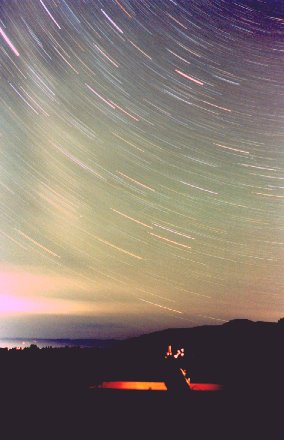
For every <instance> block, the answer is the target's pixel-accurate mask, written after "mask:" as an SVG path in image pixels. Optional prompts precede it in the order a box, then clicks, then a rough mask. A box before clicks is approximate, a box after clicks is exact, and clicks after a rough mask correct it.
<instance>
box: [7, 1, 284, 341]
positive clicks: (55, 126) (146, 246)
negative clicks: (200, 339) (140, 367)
mask: <svg viewBox="0 0 284 440" xmlns="http://www.w3.org/2000/svg"><path fill="white" fill-rule="evenodd" d="M281 8H282V10H281ZM283 9H284V7H283V3H282V2H281V1H280V0H279V1H272V0H270V1H268V0H267V1H261V0H259V1H257V0H255V1H250V0H235V1H233V0H232V1H229V0H191V1H189V0H188V1H186V0H176V1H174V0H85V1H84V0H6V1H5V0H2V1H1V6H0V19H1V21H0V51H1V52H0V60H1V70H0V75H1V89H0V90H1V91H0V99H1V120H0V121H1V126H0V142H1V161H0V188H1V190H0V195H1V220H0V237H1V240H0V243H1V252H0V257H1V272H0V285H1V288H0V335H1V337H15V336H19V337H22V336H23V337H33V336H37V337H104V338H107V337H118V338H121V337H128V336H132V335H138V334H142V333H146V332H150V331H153V330H159V329H164V328H168V327H192V326H197V325H202V324H222V323H224V322H226V321H227V320H230V319H234V318H248V319H252V320H264V321H277V320H278V319H279V318H281V317H283V316H284V295H283V284H284V272H283V263H284V252H283V245H284V229H283V227H284V216H283V214H284V212H283V199H284V191H283V189H284V173H283V165H284V157H283V154H284V119H283V118H284V11H283Z"/></svg>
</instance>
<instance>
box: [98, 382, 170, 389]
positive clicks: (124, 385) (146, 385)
mask: <svg viewBox="0 0 284 440" xmlns="http://www.w3.org/2000/svg"><path fill="white" fill-rule="evenodd" d="M98 388H109V389H116V390H148V391H149V390H151V391H166V390H167V387H166V385H165V383H164V382H127V381H125V382H103V383H102V384H101V385H99V386H98Z"/></svg>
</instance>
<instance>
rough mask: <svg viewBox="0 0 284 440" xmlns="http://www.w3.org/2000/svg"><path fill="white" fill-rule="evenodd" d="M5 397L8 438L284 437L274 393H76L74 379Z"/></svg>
mask: <svg viewBox="0 0 284 440" xmlns="http://www.w3.org/2000/svg"><path fill="white" fill-rule="evenodd" d="M3 397H4V396H3V395H2V399H1V400H2V402H1V403H2V405H3V404H4V406H3V407H4V412H2V417H1V432H2V433H4V432H5V433H8V434H5V435H3V437H2V438H3V439H4V438H5V439H8V438H11V439H12V438H17V439H18V438H23V439H28V438H38V439H41V438H50V439H69V438H77V439H80V440H81V439H82V440H83V439H120V438H121V439H124V438H131V439H137V438H139V439H140V438H143V439H162V438H173V439H178V438H188V439H193V440H198V439H204V440H205V439H212V440H215V439H216V440H219V439H228V440H229V439H230V440H235V439H236V440H237V439H238V440H257V439H267V440H283V439H284V421H283V401H279V397H280V396H279V395H278V394H277V393H274V392H271V394H270V395H262V394H261V392H260V393H259V395H257V396H255V395H254V396H252V395H250V393H247V394H238V393H234V394H232V393H227V392H226V391H222V392H189V393H188V395H184V396H180V395H171V394H170V393H169V392H159V391H149V392H148V391H118V390H92V391H91V390H84V391H82V390H81V391H76V392H75V391H73V390H72V384H70V389H69V390H65V391H64V393H56V392H55V391H54V390H50V391H47V390H45V392H42V390H41V389H40V388H38V389H37V390H32V391H31V392H30V393H27V394H25V395H24V394H16V395H15V394H14V395H9V396H6V397H5V399H4V401H3ZM4 430H5V431H4ZM19 433H20V435H19Z"/></svg>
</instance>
